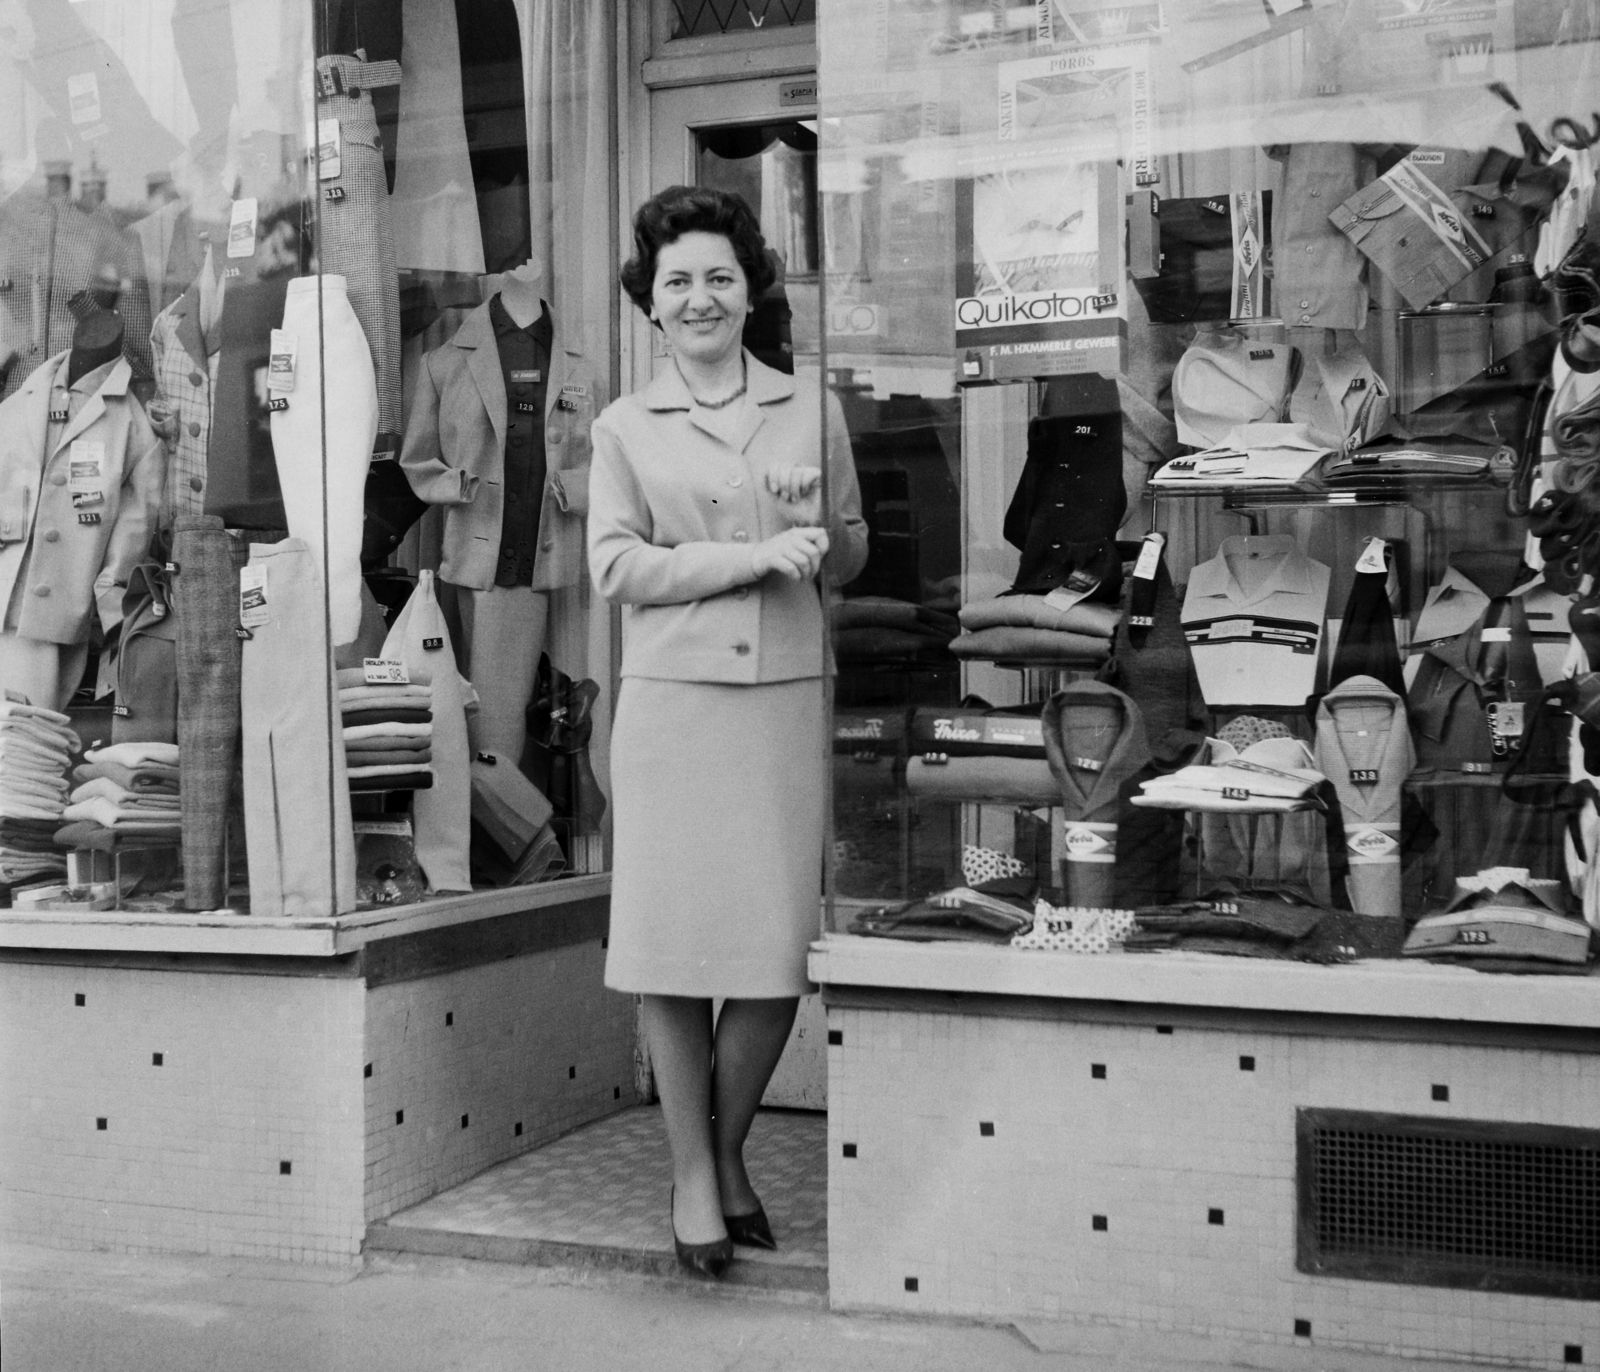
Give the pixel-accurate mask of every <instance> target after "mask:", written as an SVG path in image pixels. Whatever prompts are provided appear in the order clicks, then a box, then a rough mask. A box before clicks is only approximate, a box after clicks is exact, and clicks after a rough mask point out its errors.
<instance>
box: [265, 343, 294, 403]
mask: <svg viewBox="0 0 1600 1372" xmlns="http://www.w3.org/2000/svg"><path fill="white" fill-rule="evenodd" d="M299 353H300V340H299V339H298V338H296V337H295V335H294V334H292V333H290V332H289V330H287V329H274V330H273V331H272V343H271V347H270V351H269V353H268V356H267V389H268V390H269V391H292V390H293V389H294V368H295V360H296V358H297V357H298V356H299Z"/></svg>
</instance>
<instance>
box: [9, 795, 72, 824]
mask: <svg viewBox="0 0 1600 1372" xmlns="http://www.w3.org/2000/svg"><path fill="white" fill-rule="evenodd" d="M60 814H61V803H60V802H59V801H57V802H56V803H55V804H44V803H42V802H37V801H31V800H27V799H12V798H10V797H8V796H0V817H4V818H7V819H55V818H57V817H58V816H59V815H60Z"/></svg>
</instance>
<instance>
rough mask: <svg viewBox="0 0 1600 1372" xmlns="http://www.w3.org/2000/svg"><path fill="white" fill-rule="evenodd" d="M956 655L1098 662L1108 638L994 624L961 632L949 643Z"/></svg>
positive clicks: (1107, 652) (1103, 657) (1104, 654)
mask: <svg viewBox="0 0 1600 1372" xmlns="http://www.w3.org/2000/svg"><path fill="white" fill-rule="evenodd" d="M950 651H951V652H952V653H954V654H955V655H956V656H957V657H962V658H980V659H984V660H987V661H991V662H999V661H1007V660H1015V661H1020V662H1029V661H1033V662H1059V661H1067V662H1075V663H1084V664H1089V663H1100V662H1104V661H1105V660H1106V658H1108V657H1109V656H1110V655H1111V641H1110V640H1109V639H1106V638H1094V637H1091V636H1090V635H1088V634H1076V633H1063V632H1061V631H1060V630H1056V629H1027V628H1019V627H1017V626H1014V625H997V626H995V627H994V628H992V629H979V630H978V631H977V632H976V633H964V634H962V635H961V636H960V637H959V638H957V639H955V640H953V641H952V642H951V644H950Z"/></svg>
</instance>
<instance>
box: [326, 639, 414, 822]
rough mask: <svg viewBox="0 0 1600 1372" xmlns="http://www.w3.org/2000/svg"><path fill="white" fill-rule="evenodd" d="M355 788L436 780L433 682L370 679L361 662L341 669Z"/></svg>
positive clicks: (394, 787)
mask: <svg viewBox="0 0 1600 1372" xmlns="http://www.w3.org/2000/svg"><path fill="white" fill-rule="evenodd" d="M338 686H339V712H340V716H341V722H342V723H343V726H344V755H345V764H346V771H347V774H348V776H349V779H350V789H351V790H352V791H424V790H428V789H429V788H431V787H432V785H433V766H432V763H433V687H432V686H431V685H430V684H429V683H428V682H425V681H418V680H415V679H413V680H412V681H410V682H408V683H406V684H404V685H397V684H393V683H385V684H381V685H368V684H367V679H366V675H365V673H364V671H363V669H362V668H360V667H349V668H344V669H342V670H341V671H340V672H339V675H338Z"/></svg>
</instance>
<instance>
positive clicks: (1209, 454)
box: [1150, 424, 1331, 486]
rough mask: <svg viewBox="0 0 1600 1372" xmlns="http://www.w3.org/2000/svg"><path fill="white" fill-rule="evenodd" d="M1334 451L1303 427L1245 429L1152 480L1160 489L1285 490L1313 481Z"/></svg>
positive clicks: (1171, 464) (1250, 426) (1178, 459)
mask: <svg viewBox="0 0 1600 1372" xmlns="http://www.w3.org/2000/svg"><path fill="white" fill-rule="evenodd" d="M1330 451H1331V450H1330V449H1329V448H1328V446H1327V444H1325V443H1319V442H1318V441H1317V440H1316V439H1314V438H1312V437H1311V434H1310V433H1309V431H1308V430H1307V428H1306V426H1305V425H1304V424H1241V425H1239V426H1238V427H1237V428H1235V429H1233V430H1231V431H1230V432H1229V433H1228V435H1227V437H1226V438H1224V439H1223V441H1222V442H1221V443H1218V444H1217V445H1215V446H1214V447H1210V448H1202V449H1201V450H1200V451H1199V452H1196V453H1189V454H1187V455H1186V456H1184V457H1175V458H1173V459H1172V461H1170V462H1168V463H1167V464H1166V465H1165V466H1163V467H1161V468H1160V469H1159V470H1158V471H1157V472H1156V474H1155V475H1154V476H1152V477H1151V478H1150V481H1151V484H1152V485H1155V486H1261V485H1271V486H1286V485H1292V484H1293V483H1294V482H1296V481H1303V480H1304V479H1305V478H1307V477H1308V476H1310V475H1311V474H1312V473H1313V472H1314V471H1315V470H1316V468H1317V464H1318V463H1319V462H1321V461H1322V459H1323V458H1324V457H1326V456H1328V454H1329V452H1330Z"/></svg>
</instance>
